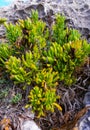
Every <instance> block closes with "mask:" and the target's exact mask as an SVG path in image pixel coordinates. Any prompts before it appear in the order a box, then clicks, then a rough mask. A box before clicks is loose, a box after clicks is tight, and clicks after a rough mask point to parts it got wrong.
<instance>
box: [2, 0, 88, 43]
mask: <svg viewBox="0 0 90 130" xmlns="http://www.w3.org/2000/svg"><path fill="white" fill-rule="evenodd" d="M32 9H35V10H36V9H37V10H38V11H39V16H40V17H41V18H43V19H44V20H45V21H48V22H49V20H50V17H51V19H52V21H53V20H54V15H55V14H56V13H62V14H64V15H65V16H66V18H67V21H68V26H70V27H73V28H76V29H79V30H80V32H81V33H82V35H83V36H85V37H86V38H87V40H88V41H90V0H54V1H53V0H27V1H26V2H23V1H22V0H18V1H17V2H14V3H13V4H12V5H11V6H8V7H5V8H0V17H6V18H7V19H8V22H13V23H15V22H16V21H17V20H18V19H19V18H23V19H25V18H26V17H27V16H30V12H31V10H32ZM49 12H52V13H49ZM48 14H49V16H50V17H49V19H48ZM0 30H1V32H0V33H2V34H3V33H4V32H5V31H4V29H3V32H2V29H1V27H0Z"/></svg>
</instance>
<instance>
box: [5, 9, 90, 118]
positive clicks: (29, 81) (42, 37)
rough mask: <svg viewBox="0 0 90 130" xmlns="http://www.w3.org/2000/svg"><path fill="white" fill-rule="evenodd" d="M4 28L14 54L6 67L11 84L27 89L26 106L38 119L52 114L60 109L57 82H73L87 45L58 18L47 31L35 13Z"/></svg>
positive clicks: (84, 55) (75, 31)
mask: <svg viewBox="0 0 90 130" xmlns="http://www.w3.org/2000/svg"><path fill="white" fill-rule="evenodd" d="M5 26H6V30H7V31H6V36H7V38H8V42H9V43H10V44H8V45H10V46H11V47H12V48H13V49H14V52H15V53H14V54H13V55H12V56H10V57H8V58H7V60H6V61H5V66H6V69H7V72H8V73H9V75H10V79H11V80H14V83H16V84H20V86H22V88H24V89H27V87H29V90H30V92H29V93H28V103H27V105H26V107H30V106H31V107H32V110H33V111H34V112H36V113H37V115H38V117H40V116H43V115H45V114H46V113H47V111H52V112H53V111H54V108H55V107H57V108H58V109H59V110H62V109H61V107H60V106H59V104H57V99H58V98H60V97H59V95H58V94H57V87H58V86H59V83H60V82H63V83H64V84H65V85H67V86H71V85H72V84H73V83H75V81H76V78H77V77H75V75H76V69H77V67H80V66H81V65H82V64H84V63H85V60H86V58H87V57H88V54H90V44H88V43H87V41H85V40H81V38H80V34H79V32H78V31H77V30H74V29H69V28H68V27H67V26H66V24H65V17H63V16H60V15H57V16H56V22H55V24H54V25H52V27H51V31H50V32H49V29H48V27H47V26H46V23H45V22H43V21H42V20H41V19H39V18H38V12H37V11H36V12H35V11H33V12H32V16H31V18H27V19H25V20H19V21H18V23H17V24H16V25H12V24H6V25H5ZM13 28H14V30H15V29H17V32H14V31H13ZM9 30H10V31H9ZM15 33H16V34H15Z"/></svg>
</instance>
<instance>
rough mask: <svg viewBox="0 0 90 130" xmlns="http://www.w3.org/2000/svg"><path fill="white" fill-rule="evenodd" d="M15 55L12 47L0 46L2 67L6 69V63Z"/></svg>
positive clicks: (2, 44) (0, 64) (0, 65)
mask: <svg viewBox="0 0 90 130" xmlns="http://www.w3.org/2000/svg"><path fill="white" fill-rule="evenodd" d="M12 54H13V49H11V46H9V45H8V44H5V43H1V44H0V67H4V64H5V61H7V59H8V58H9V57H10V56H11V55H12Z"/></svg>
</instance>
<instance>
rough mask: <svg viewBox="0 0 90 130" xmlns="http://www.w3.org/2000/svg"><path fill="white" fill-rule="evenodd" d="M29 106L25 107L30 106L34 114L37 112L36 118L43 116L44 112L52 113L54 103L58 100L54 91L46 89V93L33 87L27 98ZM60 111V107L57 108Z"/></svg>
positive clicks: (37, 87)
mask: <svg viewBox="0 0 90 130" xmlns="http://www.w3.org/2000/svg"><path fill="white" fill-rule="evenodd" d="M28 98H29V101H30V104H31V105H29V104H28V105H27V106H26V107H30V106H32V110H33V111H34V112H38V117H40V116H45V113H46V111H51V112H54V108H55V105H54V103H55V102H56V100H57V99H58V98H59V97H58V96H57V95H56V92H55V89H51V90H50V89H46V91H45V90H44V89H42V88H40V86H35V87H34V88H33V89H32V90H31V91H30V94H29V96H28ZM59 108H60V110H62V109H61V107H60V106H59Z"/></svg>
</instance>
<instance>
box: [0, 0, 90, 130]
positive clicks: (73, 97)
mask: <svg viewBox="0 0 90 130" xmlns="http://www.w3.org/2000/svg"><path fill="white" fill-rule="evenodd" d="M32 9H37V10H38V12H39V16H40V18H42V19H43V20H44V21H46V22H47V24H48V25H49V26H50V25H51V24H52V23H53V22H54V17H55V14H56V13H58V12H59V13H61V14H64V15H65V16H66V18H67V20H66V21H67V23H68V26H70V27H73V28H76V29H78V30H79V31H80V32H81V33H82V37H86V38H87V40H88V41H89V42H90V1H89V0H75V1H74V0H64V1H63V0H54V2H53V0H28V1H27V2H22V1H21V0H20V1H18V2H16V3H13V4H12V5H10V6H9V7H4V8H0V17H5V18H7V22H12V23H16V22H17V20H18V19H19V18H23V19H25V18H26V17H27V16H30V13H31V10H32ZM4 39H5V29H4V27H3V26H0V41H2V42H3V41H4ZM89 84H90V63H89V62H88V63H86V65H85V66H84V67H83V68H82V71H80V73H79V77H78V80H77V83H76V84H75V85H73V86H72V87H71V88H65V87H64V86H63V85H62V88H60V89H59V90H57V92H58V93H59V94H60V95H62V96H61V97H62V98H61V99H60V101H59V103H60V104H61V106H62V108H63V111H62V112H60V111H58V110H57V109H56V110H55V112H54V113H53V114H52V113H48V114H47V116H46V117H43V118H40V119H37V118H36V117H35V116H34V115H33V114H32V113H30V110H29V111H27V110H25V109H24V105H25V99H22V101H21V102H19V103H18V105H15V106H13V105H10V100H9V99H10V96H12V95H13V93H14V91H17V92H20V91H21V90H18V89H16V88H15V86H14V85H13V84H12V83H11V84H10V86H12V89H11V88H10V86H8V83H5V82H3V83H0V89H1V91H2V88H5V85H7V86H8V93H9V94H7V95H6V99H5V100H2V99H0V120H3V117H6V118H7V119H8V122H9V119H10V122H9V123H8V124H11V125H10V127H11V129H12V130H14V129H15V130H16V129H17V130H20V129H21V130H28V128H27V129H24V126H25V124H24V123H25V121H26V120H27V121H28V120H33V118H34V120H35V122H37V124H38V125H39V126H40V127H41V129H42V130H72V129H73V128H75V125H76V124H77V122H78V120H79V119H80V117H82V116H83V115H84V114H85V112H86V111H87V109H86V107H85V105H84V104H83V99H84V95H85V93H86V92H87V91H88V86H89ZM6 122H7V121H6ZM18 122H19V123H18ZM2 124H3V123H2ZM12 124H13V125H12ZM22 124H23V128H21V126H22ZM60 127H61V128H60ZM3 128H4V127H2V128H1V129H2V130H4V129H3ZM30 130H31V129H30ZM32 130H33V129H32ZM73 130H74V129H73ZM80 130H81V129H80Z"/></svg>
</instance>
